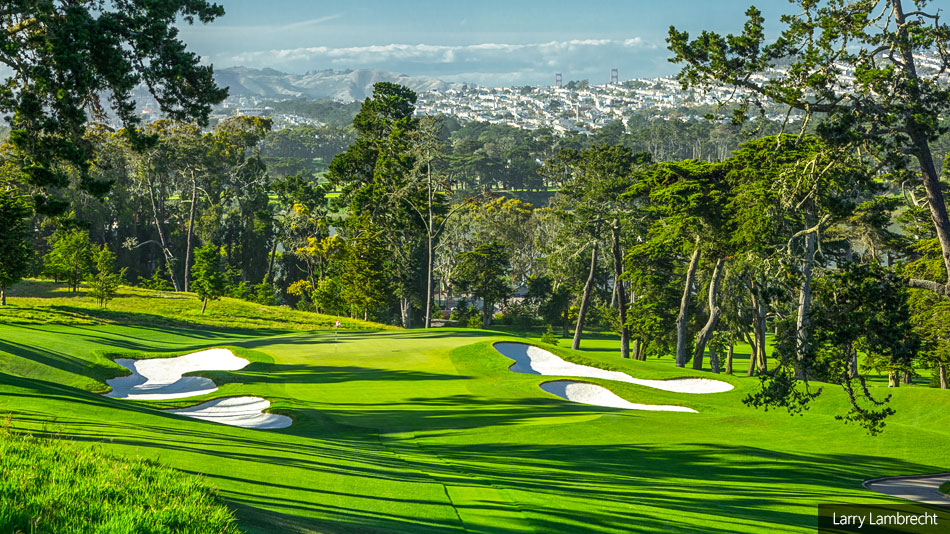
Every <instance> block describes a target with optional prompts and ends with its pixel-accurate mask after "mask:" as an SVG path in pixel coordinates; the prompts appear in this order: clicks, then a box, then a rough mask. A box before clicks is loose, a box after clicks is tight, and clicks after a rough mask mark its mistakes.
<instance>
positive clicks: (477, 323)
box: [466, 313, 482, 330]
mask: <svg viewBox="0 0 950 534" xmlns="http://www.w3.org/2000/svg"><path fill="white" fill-rule="evenodd" d="M466 326H467V327H469V328H472V329H475V330H478V329H481V327H482V318H481V317H479V316H478V314H477V313H476V314H475V315H472V316H471V317H469V318H468V322H467V323H466Z"/></svg>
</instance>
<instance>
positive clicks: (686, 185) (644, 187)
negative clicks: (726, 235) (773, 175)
mask: <svg viewBox="0 0 950 534" xmlns="http://www.w3.org/2000/svg"><path fill="white" fill-rule="evenodd" d="M724 175H725V167H724V166H723V165H721V164H710V163H704V162H700V161H695V160H687V161H683V162H676V163H661V164H658V165H656V166H654V167H653V168H651V169H649V170H648V171H647V172H644V173H643V174H642V179H641V181H640V182H639V183H638V184H637V186H636V188H635V189H634V190H633V191H631V194H637V195H642V196H648V197H649V205H648V206H647V208H646V209H647V211H649V212H650V217H651V219H652V223H651V225H650V228H649V231H648V233H647V239H649V240H655V241H657V242H659V243H663V246H662V247H658V250H659V249H662V248H666V249H667V250H678V251H680V254H681V255H682V256H683V257H688V258H689V261H688V263H687V266H686V272H685V281H684V285H683V292H682V297H681V299H680V306H679V315H678V316H677V318H676V366H677V367H683V366H685V365H686V362H687V361H688V360H689V353H688V352H687V347H686V344H687V337H688V336H687V326H688V322H689V317H690V304H691V301H692V293H693V287H694V285H695V283H696V272H697V269H698V268H699V265H700V259H701V257H702V256H703V253H704V252H708V253H712V254H714V255H715V257H716V258H717V262H716V264H717V265H720V267H721V263H720V262H719V261H718V260H719V259H722V257H723V256H722V254H721V252H722V251H721V245H722V239H721V232H722V229H723V227H724V223H723V218H724V213H723V212H724V207H725V203H726V200H727V195H726V192H727V189H728V188H727V184H726V181H725V180H724ZM713 289H715V288H713ZM709 332H711V330H709Z"/></svg>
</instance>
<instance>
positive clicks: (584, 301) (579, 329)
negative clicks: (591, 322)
mask: <svg viewBox="0 0 950 534" xmlns="http://www.w3.org/2000/svg"><path fill="white" fill-rule="evenodd" d="M596 270H597V242H596V241H595V242H594V245H593V246H592V247H591V251H590V273H589V274H588V275H587V283H585V284H584V295H583V296H582V297H581V307H580V309H579V310H577V326H576V327H575V328H574V341H573V342H572V343H571V348H572V349H574V350H577V349H579V348H580V346H581V334H582V333H583V331H584V316H585V315H586V314H587V306H589V305H590V291H591V289H592V288H593V287H594V272H595V271H596Z"/></svg>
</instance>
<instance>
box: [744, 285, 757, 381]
mask: <svg viewBox="0 0 950 534" xmlns="http://www.w3.org/2000/svg"><path fill="white" fill-rule="evenodd" d="M754 306H755V303H754V302H753V307H754ZM755 314H756V316H758V312H755ZM752 329H753V330H755V319H754V318H753V324H752ZM745 340H746V343H748V344H749V370H748V371H747V372H746V376H755V360H756V357H757V355H758V353H759V349H758V347H756V345H755V340H753V339H752V338H751V337H749V333H748V332H746V333H745Z"/></svg>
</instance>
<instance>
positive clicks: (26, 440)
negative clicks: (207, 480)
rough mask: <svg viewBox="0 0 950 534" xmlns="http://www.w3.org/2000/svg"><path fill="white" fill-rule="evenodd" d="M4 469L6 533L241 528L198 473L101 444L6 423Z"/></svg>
mask: <svg viewBox="0 0 950 534" xmlns="http://www.w3.org/2000/svg"><path fill="white" fill-rule="evenodd" d="M0 473H2V474H3V476H2V477H0V530H3V531H4V532H34V531H36V532H58V533H63V534H94V533H102V534H116V533H132V532H144V531H148V532H150V533H153V534H161V533H175V534H192V533H193V534H208V533H212V532H214V533H221V534H225V533H227V534H236V533H237V532H238V529H237V527H236V525H235V523H236V521H235V519H234V516H233V514H232V512H231V511H230V510H228V508H227V507H226V506H225V505H224V503H222V502H221V500H220V498H218V496H217V495H216V494H215V492H213V491H211V490H210V488H208V487H207V486H206V485H205V484H204V482H203V481H202V480H201V479H200V478H199V477H195V476H191V475H184V474H182V473H179V472H176V471H174V470H172V469H169V468H167V467H162V466H159V465H156V464H155V463H154V462H151V461H145V460H141V459H137V460H127V459H122V458H116V457H114V456H111V455H108V454H103V452H102V451H101V450H99V449H98V448H96V447H86V446H83V445H81V444H76V443H72V442H69V441H66V440H59V439H37V438H35V437H32V436H28V435H18V434H13V433H11V432H10V431H9V429H8V428H6V427H3V428H0ZM130 489H131V490H132V491H129V490H130Z"/></svg>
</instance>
